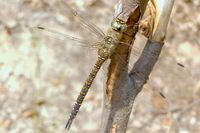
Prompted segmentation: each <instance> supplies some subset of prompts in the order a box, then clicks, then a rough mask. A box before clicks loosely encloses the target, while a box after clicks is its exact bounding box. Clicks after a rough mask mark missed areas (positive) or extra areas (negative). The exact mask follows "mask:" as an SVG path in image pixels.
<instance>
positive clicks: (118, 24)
mask: <svg viewBox="0 0 200 133" xmlns="http://www.w3.org/2000/svg"><path fill="white" fill-rule="evenodd" d="M111 27H112V29H113V30H115V31H118V32H120V33H123V32H125V31H126V30H127V24H126V23H125V22H124V21H123V20H121V19H119V18H114V19H113V20H112V22H111Z"/></svg>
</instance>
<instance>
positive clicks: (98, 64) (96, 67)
mask: <svg viewBox="0 0 200 133" xmlns="http://www.w3.org/2000/svg"><path fill="white" fill-rule="evenodd" d="M105 60H106V59H105V58H102V57H100V56H99V57H98V60H97V62H96V64H95V65H94V67H93V69H92V71H91V73H90V74H89V76H88V78H87V80H86V82H85V83H84V85H83V87H82V89H81V92H80V94H79V96H78V98H77V99H76V103H75V105H74V107H73V109H72V112H71V114H70V118H69V120H68V122H67V124H66V127H65V128H67V129H69V128H70V126H71V123H72V120H73V119H74V118H75V116H76V115H77V113H78V111H79V108H80V106H81V104H82V102H83V100H84V98H85V96H86V94H87V92H88V90H89V88H90V87H91V85H92V82H93V80H94V78H95V77H96V75H97V73H98V71H99V69H100V68H101V66H102V64H103V63H104V62H105Z"/></svg>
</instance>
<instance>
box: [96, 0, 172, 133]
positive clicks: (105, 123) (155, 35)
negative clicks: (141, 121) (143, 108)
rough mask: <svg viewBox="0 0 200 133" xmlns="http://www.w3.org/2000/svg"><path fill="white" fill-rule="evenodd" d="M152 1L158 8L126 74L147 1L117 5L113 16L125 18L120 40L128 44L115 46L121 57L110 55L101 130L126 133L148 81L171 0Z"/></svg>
mask: <svg viewBox="0 0 200 133" xmlns="http://www.w3.org/2000/svg"><path fill="white" fill-rule="evenodd" d="M151 1H153V2H155V3H156V4H157V5H156V10H157V11H158V9H159V13H157V14H156V18H155V23H154V27H153V30H152V33H150V34H151V35H150V38H149V39H148V41H147V43H146V46H145V48H144V50H143V52H142V54H141V56H140V58H139V59H138V60H137V62H136V63H135V64H134V66H133V68H132V70H131V71H130V73H128V66H127V65H128V60H129V54H130V49H131V47H132V43H133V42H134V38H135V35H136V33H137V31H138V24H139V21H140V19H141V18H142V16H143V13H144V11H145V7H146V5H147V2H148V0H132V1H129V0H120V1H119V3H118V4H117V5H116V9H115V14H114V16H115V17H118V18H120V19H122V20H124V21H125V22H127V24H128V25H129V27H128V29H127V31H126V32H125V33H124V34H123V36H122V39H121V40H120V41H121V42H124V43H126V44H129V45H128V46H127V47H124V48H121V47H119V48H117V53H118V54H119V55H120V57H119V56H118V55H113V56H112V57H111V62H110V64H109V67H108V75H107V81H106V84H105V89H104V105H103V113H102V121H101V129H100V132H101V133H125V132H126V129H127V124H128V120H129V117H130V114H131V111H132V107H133V103H134V100H135V98H136V96H137V95H138V93H139V92H140V91H141V90H142V87H143V85H144V84H145V83H146V82H147V80H148V77H149V75H150V73H151V71H152V69H153V67H154V65H155V63H156V62H157V59H158V57H159V55H160V52H161V50H162V46H163V44H164V43H163V42H164V37H165V34H166V28H167V24H168V21H169V16H170V14H171V10H172V6H173V3H174V0H167V1H166V0H151ZM158 1H159V4H158ZM160 2H162V4H160ZM160 6H161V7H160ZM160 9H163V10H160ZM162 15H164V16H165V17H164V16H162ZM162 18H164V20H163V19H162ZM160 33H162V34H160Z"/></svg>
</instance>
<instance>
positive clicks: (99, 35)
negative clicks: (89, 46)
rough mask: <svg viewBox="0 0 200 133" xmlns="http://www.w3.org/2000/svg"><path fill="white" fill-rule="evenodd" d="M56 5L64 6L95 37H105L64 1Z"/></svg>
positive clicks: (97, 28)
mask: <svg viewBox="0 0 200 133" xmlns="http://www.w3.org/2000/svg"><path fill="white" fill-rule="evenodd" d="M58 4H59V6H65V7H66V8H67V9H68V10H69V11H70V12H71V13H72V14H73V15H74V16H75V17H77V18H78V19H79V20H80V22H81V23H82V24H83V25H85V26H87V27H88V29H89V30H91V31H92V32H93V33H94V34H95V35H97V36H98V37H100V38H101V39H102V38H104V37H105V34H104V32H103V31H102V30H101V29H100V28H99V27H97V26H96V25H95V24H93V23H92V22H90V21H89V20H87V19H86V18H84V17H82V16H81V15H80V14H78V12H77V11H76V10H74V9H72V8H71V7H70V6H69V5H68V4H67V3H66V2H65V1H63V0H61V1H60V2H58Z"/></svg>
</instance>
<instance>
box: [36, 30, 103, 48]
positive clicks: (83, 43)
mask: <svg viewBox="0 0 200 133" xmlns="http://www.w3.org/2000/svg"><path fill="white" fill-rule="evenodd" d="M33 29H37V30H41V31H42V32H43V33H44V34H47V35H50V36H53V37H54V38H56V39H59V40H61V41H66V40H72V41H74V42H77V43H78V44H76V45H77V46H81V47H88V48H97V47H98V46H99V44H100V42H91V41H89V40H84V39H80V38H77V37H74V36H71V35H68V34H65V33H61V32H58V31H56V30H53V29H49V28H45V27H41V26H38V27H33Z"/></svg>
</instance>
